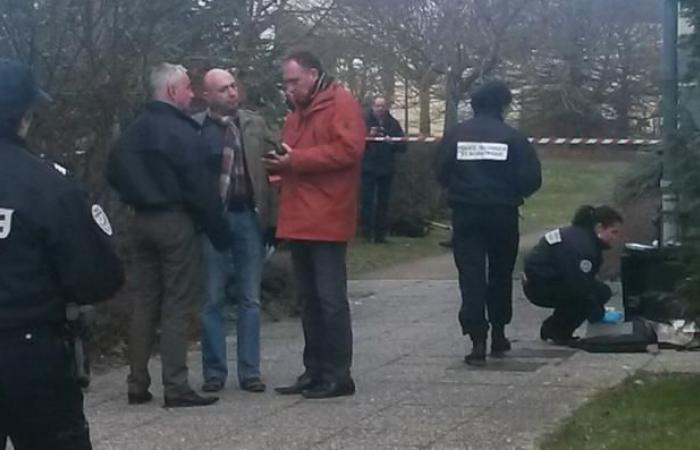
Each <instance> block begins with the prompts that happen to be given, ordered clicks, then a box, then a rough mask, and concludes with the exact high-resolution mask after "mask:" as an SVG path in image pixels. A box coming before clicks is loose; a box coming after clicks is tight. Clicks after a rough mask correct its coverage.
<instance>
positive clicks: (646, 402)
mask: <svg viewBox="0 0 700 450" xmlns="http://www.w3.org/2000/svg"><path fill="white" fill-rule="evenodd" d="M698 398H700V376H698V375H682V374H664V375H642V376H638V377H632V378H630V379H628V380H627V381H626V382H624V383H623V384H622V385H621V386H618V387H616V388H613V389H611V390H609V391H606V392H603V393H600V394H598V395H597V396H595V397H594V398H593V399H592V400H591V401H590V402H589V403H588V404H586V405H584V406H583V407H581V408H580V409H579V410H578V411H577V412H576V413H575V414H574V415H573V417H571V418H570V419H569V420H568V421H567V422H566V423H565V424H564V425H563V426H562V427H561V428H560V429H559V430H558V431H557V432H555V433H554V434H552V435H551V436H549V437H548V438H547V439H546V440H545V442H544V443H543V444H542V447H541V449H542V450H584V449H585V450H587V449H590V450H594V449H595V450H598V449H609V450H646V449H649V450H652V449H654V450H656V449H669V450H670V449H673V450H686V449H687V450H694V449H697V448H700V427H698V423H700V407H698Z"/></svg>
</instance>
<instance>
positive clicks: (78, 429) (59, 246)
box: [0, 59, 124, 450]
mask: <svg viewBox="0 0 700 450" xmlns="http://www.w3.org/2000/svg"><path fill="white" fill-rule="evenodd" d="M46 97H47V96H46V94H44V93H43V92H42V91H41V90H40V89H39V88H38V87H37V86H36V84H35V81H34V77H33V75H32V73H31V71H30V69H29V68H28V67H26V66H24V65H22V64H19V63H16V62H13V61H10V60H7V59H0V445H2V447H3V448H4V447H5V445H4V444H5V443H6V442H5V441H6V439H7V437H8V436H9V438H10V440H11V442H12V443H13V445H14V447H15V449H17V450H48V449H51V450H83V449H90V448H91V445H90V436H89V430H88V424H87V422H86V420H85V416H84V414H83V396H82V392H81V389H80V387H79V385H78V382H77V379H76V376H75V367H74V365H73V364H72V358H71V355H70V354H69V351H68V345H67V340H68V338H69V337H68V336H67V335H66V331H65V330H66V306H67V303H69V302H70V303H78V304H89V303H94V302H97V301H100V300H104V299H106V298H108V297H110V296H111V295H112V294H114V293H115V292H116V291H117V289H118V288H119V287H120V286H121V284H122V282H123V280H124V273H123V270H122V266H121V263H120V262H119V260H118V259H117V257H116V255H115V253H114V252H113V250H112V247H111V245H110V237H111V235H112V228H111V226H110V223H109V220H108V219H107V216H106V215H105V213H104V211H103V210H102V208H100V206H99V205H91V204H90V203H89V202H88V198H87V194H86V192H85V191H84V190H83V189H81V188H80V186H78V184H77V183H76V182H75V181H74V180H72V179H70V178H68V177H66V176H64V174H63V173H60V172H59V170H61V168H60V167H58V169H59V170H57V169H56V168H54V167H52V166H51V165H49V164H47V163H46V162H44V161H42V160H40V159H38V158H36V157H34V156H32V155H31V154H30V153H29V152H28V151H27V149H26V146H25V143H24V140H23V138H24V136H25V135H26V132H27V130H28V127H29V123H30V121H31V113H30V110H31V108H32V106H33V105H34V104H35V103H36V102H37V101H38V100H40V99H42V98H46Z"/></svg>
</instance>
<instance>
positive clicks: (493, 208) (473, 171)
mask: <svg viewBox="0 0 700 450" xmlns="http://www.w3.org/2000/svg"><path fill="white" fill-rule="evenodd" d="M511 100H512V96H511V92H510V90H509V89H508V87H507V86H506V85H505V84H504V83H503V82H500V81H492V82H488V83H486V84H484V85H483V86H482V87H481V88H480V89H479V90H478V91H477V92H475V93H474V95H473V96H472V99H471V106H472V109H473V110H474V118H473V119H471V120H468V121H466V122H464V123H460V124H458V125H456V126H455V127H454V128H452V129H451V130H448V132H447V133H446V135H445V137H444V139H443V140H442V142H441V144H440V147H439V149H438V162H437V172H438V181H439V182H440V184H441V185H442V186H443V187H445V188H446V189H447V190H448V201H449V204H450V206H451V207H452V209H453V219H452V226H453V228H454V235H453V251H454V258H455V262H456V264H457V268H458V270H459V286H460V290H461V292H462V307H461V309H460V311H459V322H460V325H461V326H462V333H463V334H464V335H469V336H470V338H471V340H472V351H471V353H470V354H468V355H467V356H466V357H465V361H466V362H467V363H468V364H474V365H483V364H484V363H485V362H486V335H487V333H488V329H489V323H490V324H491V353H492V355H495V356H500V355H502V354H503V353H504V352H505V351H507V350H510V341H508V339H507V338H506V336H505V326H506V325H507V324H508V323H510V320H511V316H512V288H513V286H512V285H513V280H512V275H513V266H514V265H515V260H516V257H517V255H518V244H519V239H520V236H519V233H518V207H519V206H520V205H521V204H522V203H523V198H525V197H528V196H530V195H532V194H533V193H534V192H535V191H537V189H539V187H540V185H541V182H542V180H541V169H540V162H539V160H538V158H537V154H536V153H535V149H534V148H533V147H532V145H530V143H529V142H528V140H527V138H526V137H525V136H524V135H523V134H522V133H520V132H519V131H517V130H515V129H514V128H512V127H510V126H508V125H506V124H505V123H504V113H505V110H506V108H507V107H508V106H509V105H510V103H511ZM486 309H488V320H487V318H486V311H485V310H486Z"/></svg>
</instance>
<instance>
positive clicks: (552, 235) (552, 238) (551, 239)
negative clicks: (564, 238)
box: [544, 228, 561, 245]
mask: <svg viewBox="0 0 700 450" xmlns="http://www.w3.org/2000/svg"><path fill="white" fill-rule="evenodd" d="M544 240H545V241H547V243H548V244H549V245H555V244H559V243H560V242H561V233H560V232H559V228H557V229H556V230H552V231H550V232H549V233H547V234H545V235H544Z"/></svg>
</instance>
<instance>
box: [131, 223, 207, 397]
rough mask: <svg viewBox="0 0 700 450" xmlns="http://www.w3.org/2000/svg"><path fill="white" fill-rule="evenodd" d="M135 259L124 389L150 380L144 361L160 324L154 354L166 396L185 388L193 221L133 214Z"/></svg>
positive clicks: (194, 282) (196, 246)
mask: <svg viewBox="0 0 700 450" xmlns="http://www.w3.org/2000/svg"><path fill="white" fill-rule="evenodd" d="M134 239H135V247H136V248H135V260H136V262H137V264H138V267H139V271H138V273H137V274H136V282H137V284H138V288H139V289H140V292H139V294H140V295H139V296H138V297H137V298H135V299H134V307H133V313H132V318H131V329H130V332H129V366H130V369H131V370H130V373H129V376H128V379H127V383H128V385H129V392H131V393H134V394H140V393H143V392H145V391H146V390H147V389H148V387H149V386H150V384H151V377H150V374H149V373H148V360H149V359H150V357H151V353H152V351H153V345H154V342H155V336H156V329H157V328H158V324H159V323H160V330H161V336H160V354H161V360H162V364H163V372H162V376H163V388H164V392H165V396H166V397H177V396H179V395H182V394H185V393H188V392H190V391H191V388H190V386H189V383H188V381H187V375H188V370H187V347H188V339H189V335H190V333H189V328H190V325H191V324H192V323H193V319H192V316H193V314H194V312H195V305H196V304H197V302H198V300H199V299H200V298H201V297H202V295H201V291H202V289H201V288H202V274H201V272H200V268H201V267H200V259H201V251H202V245H201V241H200V239H199V237H198V236H197V235H196V233H195V228H194V223H193V221H192V219H191V218H190V217H189V215H187V214H186V213H184V212H182V211H170V212H143V213H141V212H139V213H137V214H136V217H135V219H134Z"/></svg>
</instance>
